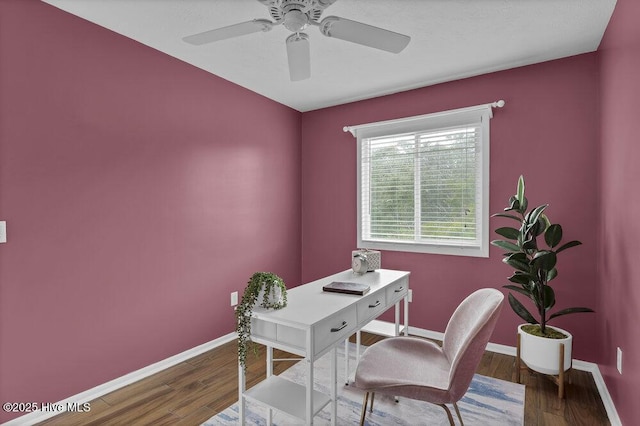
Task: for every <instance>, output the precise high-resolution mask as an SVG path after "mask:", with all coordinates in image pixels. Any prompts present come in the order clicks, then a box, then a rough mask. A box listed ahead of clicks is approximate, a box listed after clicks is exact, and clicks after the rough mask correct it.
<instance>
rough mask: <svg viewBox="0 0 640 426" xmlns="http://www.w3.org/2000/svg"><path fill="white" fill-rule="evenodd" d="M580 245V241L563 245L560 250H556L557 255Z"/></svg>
mask: <svg viewBox="0 0 640 426" xmlns="http://www.w3.org/2000/svg"><path fill="white" fill-rule="evenodd" d="M580 244H582V243H581V242H580V241H575V240H574V241H569V242H568V243H566V244H563V245H562V246H560V247H559V248H558V250H556V253H560V252H561V251H564V250H566V249H568V248H571V247H575V246H579V245H580Z"/></svg>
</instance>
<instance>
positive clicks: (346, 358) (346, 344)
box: [344, 338, 349, 386]
mask: <svg viewBox="0 0 640 426" xmlns="http://www.w3.org/2000/svg"><path fill="white" fill-rule="evenodd" d="M344 384H345V385H346V386H349V338H347V339H346V340H345V341H344Z"/></svg>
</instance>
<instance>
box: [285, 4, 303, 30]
mask: <svg viewBox="0 0 640 426" xmlns="http://www.w3.org/2000/svg"><path fill="white" fill-rule="evenodd" d="M283 25H284V27H285V28H286V29H288V30H289V31H293V32H294V33H297V32H300V31H302V30H304V29H305V28H307V25H309V18H308V17H307V14H306V13H303V12H301V11H300V10H297V9H293V10H290V11H289V12H287V13H286V14H285V15H284V22H283Z"/></svg>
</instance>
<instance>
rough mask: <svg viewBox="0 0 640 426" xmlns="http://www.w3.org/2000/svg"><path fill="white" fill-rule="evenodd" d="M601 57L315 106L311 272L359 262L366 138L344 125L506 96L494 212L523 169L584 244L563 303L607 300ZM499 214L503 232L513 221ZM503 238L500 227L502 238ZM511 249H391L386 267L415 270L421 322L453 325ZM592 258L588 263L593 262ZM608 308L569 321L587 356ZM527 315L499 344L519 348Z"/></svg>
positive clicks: (532, 188)
mask: <svg viewBox="0 0 640 426" xmlns="http://www.w3.org/2000/svg"><path fill="white" fill-rule="evenodd" d="M597 65H598V64H597V57H596V55H595V54H589V55H582V56H577V57H573V58H569V59H564V60H559V61H553V62H548V63H543V64H539V65H534V66H529V67H524V68H519V69H514V70H509V71H504V72H499V73H494V74H489V75H484V76H480V77H474V78H469V79H466V80H460V81H455V82H452V83H446V84H440V85H437V86H432V87H427V88H423V89H418V90H413V91H409V92H404V93H399V94H395V95H391V96H386V97H381V98H377V99H372V100H367V101H362V102H357V103H353V104H348V105H343V106H337V107H333V108H327V109H322V110H318V111H314V112H309V113H305V114H304V115H303V118H302V119H303V147H302V178H303V197H302V200H303V205H302V209H303V211H302V217H303V219H302V230H303V236H304V238H303V257H302V259H303V264H302V265H303V266H302V276H303V281H309V280H311V279H313V278H317V277H319V276H322V275H324V274H327V273H330V272H332V271H335V270H340V269H347V268H349V265H350V263H349V258H350V255H351V250H352V249H354V248H355V244H356V142H355V139H354V138H353V137H352V136H351V134H350V133H344V132H343V131H342V127H343V126H344V125H355V124H362V123H368V122H372V121H378V120H388V119H393V118H399V117H406V116H412V115H418V114H426V113H430V112H435V111H441V110H447V109H452V108H459V107H465V106H471V105H477V104H482V103H487V102H493V101H495V100H498V99H504V100H505V101H506V106H505V107H504V108H503V109H500V110H496V111H495V114H494V118H493V120H492V122H491V183H490V186H491V190H490V191H491V192H490V198H491V201H490V205H491V209H490V211H491V212H498V211H501V210H502V208H503V207H504V206H505V205H506V202H507V199H508V198H509V197H510V196H511V195H513V194H514V193H515V185H516V181H517V178H518V176H519V175H520V174H524V175H525V177H526V181H527V187H528V189H527V195H528V198H529V200H530V203H532V204H543V203H549V204H550V207H549V210H548V212H549V214H550V217H551V218H552V220H555V221H557V222H558V223H561V224H562V225H563V227H564V231H565V235H566V238H570V239H579V240H581V241H582V242H583V243H584V245H583V246H581V247H579V248H575V249H572V250H569V251H567V252H565V253H563V255H562V256H561V263H560V267H559V271H560V275H559V277H558V281H557V290H556V291H557V296H558V305H557V307H558V308H564V307H568V306H576V305H578V306H580V305H583V306H590V307H594V308H595V304H596V298H595V295H596V285H597V275H596V266H595V262H594V261H593V259H594V258H595V255H596V254H597V253H598V249H597V242H598V239H597V236H598V233H597V232H596V230H597V225H598V224H597V218H598V209H597V206H596V199H595V191H594V188H596V187H597V183H598V179H597V174H596V173H595V172H594V171H595V170H596V168H597V165H598V162H597V160H598V159H597V143H598V125H597V123H598V108H597V105H598V90H597V84H598V79H597V76H598V73H597ZM504 225H505V223H504V221H503V220H500V219H491V222H490V226H491V228H492V229H495V228H496V227H498V226H504ZM493 237H495V234H494V235H493V236H492V238H493ZM501 255H502V252H501V251H500V250H498V249H496V248H494V247H492V248H491V252H490V258H488V259H482V258H468V257H457V256H440V255H428V254H414V253H402V252H384V253H383V257H382V259H383V266H384V267H387V268H395V269H405V270H409V271H411V287H412V288H413V291H414V295H413V304H412V310H411V316H410V322H411V324H412V325H414V326H416V327H420V328H425V329H429V330H436V331H444V328H445V326H446V322H447V320H448V319H449V316H450V315H451V313H452V312H453V309H455V307H456V306H457V304H458V303H459V302H460V301H461V300H462V299H463V298H464V297H465V296H466V295H467V294H469V293H471V292H472V291H473V290H475V289H477V288H480V287H485V286H488V287H498V288H501V286H502V285H503V284H506V283H507V280H506V278H507V277H508V276H509V275H510V269H509V268H507V267H506V266H505V265H503V264H502V262H501V261H500V260H501ZM585 259H586V260H585ZM597 321H598V314H582V315H574V316H567V317H563V318H559V319H558V320H556V321H555V322H553V323H552V324H556V325H558V326H560V327H566V328H567V329H569V330H570V331H571V332H572V333H573V334H574V338H575V347H574V350H575V357H577V358H579V359H583V360H588V361H595V359H596V352H597V350H596V345H594V343H593V330H594V328H595V324H596V322H597ZM520 322H521V320H520V319H519V317H517V316H516V315H515V314H514V313H513V312H512V311H511V309H509V308H507V309H504V310H503V312H502V316H501V320H500V323H499V324H498V326H497V329H496V331H495V334H494V336H493V338H492V341H493V342H496V343H502V344H507V345H512V346H515V329H516V326H517V325H518V324H519V323H520Z"/></svg>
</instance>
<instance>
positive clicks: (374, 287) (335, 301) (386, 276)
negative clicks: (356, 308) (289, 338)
mask: <svg viewBox="0 0 640 426" xmlns="http://www.w3.org/2000/svg"><path fill="white" fill-rule="evenodd" d="M408 275H409V272H406V271H396V270H390V269H378V270H376V271H373V272H367V273H366V274H362V275H360V274H356V273H354V272H353V271H352V270H351V269H348V270H346V271H342V272H338V273H337V274H334V275H330V276H328V277H324V278H321V279H319V280H316V281H312V282H310V283H307V284H304V285H301V286H298V287H294V288H292V289H288V290H287V306H286V307H285V308H283V309H278V310H271V309H269V310H267V309H264V308H260V307H256V308H254V310H253V316H254V317H256V318H259V319H262V320H265V321H269V322H274V323H280V324H287V325H294V324H295V325H296V326H298V327H300V328H309V327H311V326H313V325H314V324H316V323H318V322H319V321H321V320H323V319H325V318H327V317H329V316H331V315H332V314H334V313H336V312H338V311H340V310H342V309H344V308H347V307H349V306H351V305H352V304H354V303H357V302H358V301H359V300H361V299H362V298H363V297H367V296H369V295H371V294H374V293H376V292H377V291H380V290H383V289H384V287H385V286H387V285H389V284H391V283H393V282H395V281H397V280H399V279H402V278H404V277H406V276H408ZM333 281H349V282H355V283H363V284H367V285H369V286H370V287H371V290H370V291H369V293H367V294H366V295H364V296H359V295H352V294H343V293H330V292H326V291H323V290H322V287H323V286H324V285H326V284H329V283H331V282H333Z"/></svg>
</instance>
